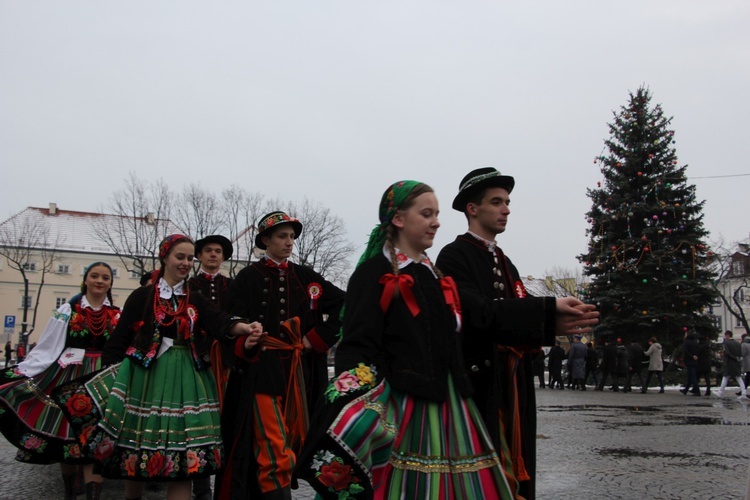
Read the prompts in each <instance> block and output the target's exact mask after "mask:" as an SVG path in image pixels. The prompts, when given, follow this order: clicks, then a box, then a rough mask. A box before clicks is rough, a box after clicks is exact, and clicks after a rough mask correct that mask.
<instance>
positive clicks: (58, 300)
mask: <svg viewBox="0 0 750 500" xmlns="http://www.w3.org/2000/svg"><path fill="white" fill-rule="evenodd" d="M67 301H68V298H67V297H55V309H59V308H60V307H61V306H62V305H63V304H65V303H66V302H67Z"/></svg>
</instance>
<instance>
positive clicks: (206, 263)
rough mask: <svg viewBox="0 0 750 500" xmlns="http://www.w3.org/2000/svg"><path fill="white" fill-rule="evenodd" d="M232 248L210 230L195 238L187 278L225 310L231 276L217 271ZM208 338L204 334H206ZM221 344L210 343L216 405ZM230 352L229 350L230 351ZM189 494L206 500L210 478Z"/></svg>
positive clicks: (222, 376)
mask: <svg viewBox="0 0 750 500" xmlns="http://www.w3.org/2000/svg"><path fill="white" fill-rule="evenodd" d="M233 251H234V248H233V247H232V242H231V241H229V239H228V238H226V237H224V236H221V235H218V234H212V235H210V236H206V237H205V238H203V239H200V240H198V241H196V242H195V258H196V259H198V260H199V261H200V263H201V267H200V270H199V271H198V273H197V274H196V275H195V276H193V277H192V278H190V279H189V280H188V287H190V291H192V292H196V293H198V294H200V295H203V297H205V298H206V299H208V300H210V301H211V302H213V303H214V304H215V305H216V306H217V307H218V308H219V309H221V310H222V311H228V309H229V307H228V302H227V295H228V293H229V284H230V283H231V282H232V279H231V278H227V277H226V276H224V275H223V274H221V272H220V270H221V265H222V264H223V263H224V261H225V260H227V259H229V258H231V257H232V253H233ZM207 338H208V337H207ZM221 346H222V344H221V342H218V341H213V343H212V344H211V371H212V372H213V374H214V377H215V378H216V387H217V389H218V396H219V405H222V404H223V403H224V388H225V387H226V384H227V380H228V378H229V371H228V370H229V366H228V364H227V363H226V362H225V361H226V360H227V358H228V357H229V356H227V355H223V354H222V348H221ZM230 354H231V353H230ZM193 495H194V496H195V499H196V500H210V499H211V498H213V495H212V494H211V479H210V478H208V477H206V478H202V479H195V480H193Z"/></svg>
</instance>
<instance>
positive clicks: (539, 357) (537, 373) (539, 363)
mask: <svg viewBox="0 0 750 500" xmlns="http://www.w3.org/2000/svg"><path fill="white" fill-rule="evenodd" d="M546 357H547V355H546V354H545V353H544V349H539V352H538V353H536V354H535V355H534V363H533V364H534V377H535V378H536V377H539V388H540V389H544V388H545V387H546V385H545V384H544V360H545V358H546Z"/></svg>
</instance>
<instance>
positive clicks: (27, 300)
mask: <svg viewBox="0 0 750 500" xmlns="http://www.w3.org/2000/svg"><path fill="white" fill-rule="evenodd" d="M33 304H34V303H33V302H32V301H31V295H26V296H24V297H21V309H24V308H27V307H33Z"/></svg>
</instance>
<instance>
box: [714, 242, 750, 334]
mask: <svg viewBox="0 0 750 500" xmlns="http://www.w3.org/2000/svg"><path fill="white" fill-rule="evenodd" d="M732 246H734V247H736V248H737V250H736V251H733V250H730V247H728V246H727V245H725V244H724V240H723V239H721V238H719V239H718V240H717V241H715V242H713V243H712V248H713V249H714V251H713V254H712V255H710V267H711V269H712V271H714V272H715V273H716V279H714V280H712V281H711V286H712V288H713V289H714V290H716V292H717V293H718V294H719V299H720V300H721V302H722V304H724V307H726V309H727V311H728V312H729V314H731V315H732V316H733V317H734V318H735V319H737V320H738V321H739V322H740V324H742V327H743V328H744V329H745V332H746V333H748V334H750V324H748V318H747V312H746V310H745V308H746V306H745V304H743V302H745V301H746V300H748V298H750V269H748V268H747V267H746V265H747V264H746V263H750V260H748V258H747V254H748V251H749V250H750V245H748V244H746V243H734V245H732ZM743 254H744V255H743ZM736 256H737V257H736ZM736 262H737V263H740V265H739V266H736V264H735V263H736ZM746 297H747V298H746Z"/></svg>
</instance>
